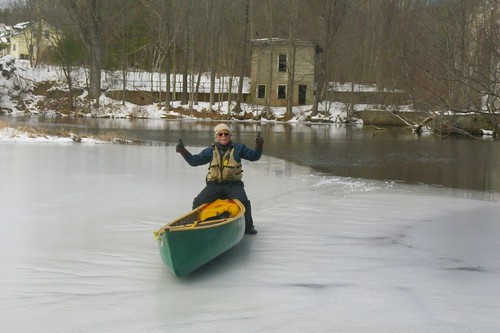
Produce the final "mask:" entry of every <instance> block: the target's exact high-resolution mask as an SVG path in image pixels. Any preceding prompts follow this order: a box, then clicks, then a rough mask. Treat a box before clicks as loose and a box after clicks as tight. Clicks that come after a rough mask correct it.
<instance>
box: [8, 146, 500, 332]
mask: <svg viewBox="0 0 500 333" xmlns="http://www.w3.org/2000/svg"><path fill="white" fill-rule="evenodd" d="M188 149H190V150H191V151H192V152H197V151H198V150H199V148H195V147H188ZM0 160H1V161H2V163H0V181H1V183H2V186H1V188H0V212H1V221H2V223H0V267H2V274H0V288H1V290H2V293H1V294H0V322H2V330H4V331H6V332H14V331H16V332H78V331H81V332H166V331H169V332H201V331H203V332H236V331H237V332H269V331H271V330H272V331H276V332H343V333H345V332H356V333H359V332H374V333H375V332H377V333H378V332H410V333H411V332H415V333H416V332H419V333H420V332H438V333H448V332H450V333H451V332H453V333H455V332H470V333H472V332H482V333H493V332H495V333H496V332H497V331H498V327H500V318H499V316H498V313H499V312H500V298H499V297H498V295H499V294H500V285H499V284H498V280H499V279H500V267H499V263H500V242H499V239H500V223H499V221H498V216H499V214H500V205H499V196H498V193H482V192H472V191H462V190H453V189H447V188H439V187H429V186H424V185H405V184H397V183H393V182H378V181H370V180H363V179H350V178H342V177H333V176H331V177H330V176H324V175H321V174H315V173H314V172H312V170H310V169H308V168H304V167H299V166H297V165H295V164H292V163H289V162H286V161H284V160H279V159H274V158H270V157H268V156H263V158H262V159H261V160H259V161H257V162H253V163H245V164H244V169H245V179H244V181H245V184H246V186H245V188H246V190H247V193H248V195H249V197H250V200H251V201H252V205H253V215H254V221H255V226H256V228H257V230H258V232H259V233H258V234H257V235H256V236H245V237H244V238H243V240H242V241H241V242H240V243H239V244H237V245H236V246H235V247H234V248H232V249H231V250H230V251H228V252H227V253H225V254H224V255H222V256H221V257H219V258H218V259H216V260H215V261H213V262H211V263H209V264H207V265H206V266H204V267H203V268H201V269H200V270H199V271H196V272H194V273H192V274H191V275H188V276H187V277H185V278H177V277H175V276H174V275H173V274H171V273H170V271H169V270H168V269H167V268H166V267H165V265H164V264H163V262H162V260H161V258H160V254H159V251H158V248H157V246H158V244H157V243H156V241H155V240H154V236H153V232H154V231H155V230H157V229H158V228H160V227H161V226H163V225H164V224H166V223H167V222H169V221H170V220H172V219H174V218H176V217H178V216H180V215H181V214H184V213H185V212H187V211H188V210H189V209H190V207H191V202H192V199H193V197H194V196H195V195H196V194H197V193H198V191H200V190H201V188H202V187H203V180H204V176H205V172H206V168H204V167H198V168H193V167H189V166H188V165H187V164H186V163H185V162H184V160H183V159H182V158H181V157H180V156H179V155H178V154H176V153H175V148H174V146H145V145H117V144H103V143H96V142H84V143H81V144H77V143H70V142H61V141H58V140H56V139H54V140H46V141H44V142H37V141H36V140H35V139H31V140H30V139H29V138H20V139H19V140H15V141H14V142H12V140H10V141H9V142H6V141H4V142H0Z"/></svg>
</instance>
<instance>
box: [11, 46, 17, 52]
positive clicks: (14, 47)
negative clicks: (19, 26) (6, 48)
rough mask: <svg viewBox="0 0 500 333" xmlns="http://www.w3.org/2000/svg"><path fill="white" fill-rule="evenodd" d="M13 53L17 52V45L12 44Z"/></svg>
mask: <svg viewBox="0 0 500 333" xmlns="http://www.w3.org/2000/svg"><path fill="white" fill-rule="evenodd" d="M12 51H14V52H15V51H16V44H12Z"/></svg>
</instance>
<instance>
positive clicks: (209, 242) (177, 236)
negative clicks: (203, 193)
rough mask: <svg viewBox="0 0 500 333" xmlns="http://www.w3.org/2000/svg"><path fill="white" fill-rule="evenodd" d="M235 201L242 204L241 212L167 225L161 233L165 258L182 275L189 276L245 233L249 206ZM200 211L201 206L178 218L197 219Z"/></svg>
mask: <svg viewBox="0 0 500 333" xmlns="http://www.w3.org/2000/svg"><path fill="white" fill-rule="evenodd" d="M233 201H234V202H235V203H236V204H238V205H239V206H240V213H239V214H238V215H237V216H235V217H231V218H228V219H224V220H221V221H220V222H219V223H217V222H214V223H213V224H209V225H206V226H204V225H199V226H196V227H185V228H175V227H174V228H165V229H164V232H163V233H161V234H159V235H158V237H157V239H158V248H159V251H160V255H161V258H162V260H163V262H164V263H165V265H166V266H167V267H168V268H169V269H170V270H171V271H172V273H174V274H175V275H176V276H178V277H181V276H185V275H187V274H189V273H191V272H193V271H195V270H196V269H198V268H200V267H201V266H203V265H205V264H206V263H208V262H209V261H211V260H212V259H214V258H216V257H217V256H219V255H221V254H222V253H224V252H226V251H227V250H229V249H230V248H232V247H233V246H235V245H236V244H238V242H240V241H241V239H242V238H243V235H244V233H245V217H244V212H245V208H244V207H243V205H242V204H241V203H240V202H239V201H237V200H233ZM197 215H198V209H196V210H193V211H191V212H190V213H188V214H187V215H185V216H183V217H181V218H179V219H177V220H175V221H178V220H180V219H183V220H188V221H189V220H192V221H193V222H194V221H195V220H196V216H197ZM175 221H173V222H171V223H169V224H168V225H167V226H169V225H171V224H173V223H174V222H175Z"/></svg>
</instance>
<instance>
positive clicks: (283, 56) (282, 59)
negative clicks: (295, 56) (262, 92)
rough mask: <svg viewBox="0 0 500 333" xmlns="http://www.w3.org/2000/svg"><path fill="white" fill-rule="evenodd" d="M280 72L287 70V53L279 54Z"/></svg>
mask: <svg viewBox="0 0 500 333" xmlns="http://www.w3.org/2000/svg"><path fill="white" fill-rule="evenodd" d="M278 72H286V54H280V55H278Z"/></svg>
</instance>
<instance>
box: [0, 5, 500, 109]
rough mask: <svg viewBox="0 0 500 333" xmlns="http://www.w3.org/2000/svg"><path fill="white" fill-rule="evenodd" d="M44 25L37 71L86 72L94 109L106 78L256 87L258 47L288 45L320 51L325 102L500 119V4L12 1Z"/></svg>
mask: <svg viewBox="0 0 500 333" xmlns="http://www.w3.org/2000/svg"><path fill="white" fill-rule="evenodd" d="M41 20H43V21H45V22H47V23H48V24H50V25H51V26H53V27H55V28H56V29H57V30H58V31H59V32H60V36H61V37H60V38H59V39H58V40H57V41H56V42H55V45H54V48H53V49H52V51H51V52H47V53H46V54H43V55H41V56H40V57H39V58H37V59H36V62H45V63H55V64H59V65H62V66H68V67H71V66H76V65H85V66H88V68H89V69H90V80H89V82H90V86H89V95H90V98H95V99H97V97H98V96H99V94H100V92H101V83H100V81H101V77H100V76H101V71H102V70H104V69H107V70H122V71H127V70H131V69H141V70H145V71H150V72H161V73H166V74H173V73H181V74H186V75H187V74H188V73H210V75H211V76H212V77H215V76H216V75H229V76H234V77H240V78H242V77H244V76H248V75H249V65H250V64H249V53H250V48H249V43H250V41H251V40H253V39H266V38H269V39H270V38H272V37H279V38H284V39H287V40H290V41H291V43H290V45H292V47H293V41H298V40H303V41H311V42H313V43H314V44H315V45H317V49H318V57H317V61H316V73H315V76H316V92H315V95H316V96H317V97H316V98H317V99H318V100H321V99H324V98H327V90H328V86H329V83H330V82H339V83H344V82H355V83H360V84H374V85H376V86H377V87H378V89H380V90H383V89H395V90H400V91H404V92H405V94H407V96H409V97H408V98H409V100H410V103H411V104H412V105H413V106H414V108H415V109H420V110H437V111H452V112H457V113H465V112H471V111H473V112H482V113H496V112H499V108H500V101H499V97H500V92H499V90H500V84H499V82H500V77H499V76H500V67H499V53H500V38H499V37H500V31H499V30H500V29H499V23H500V1H498V0H370V1H366V0H106V1H104V0H7V1H6V2H4V5H3V8H2V9H1V11H0V22H1V23H4V24H7V25H9V24H16V23H18V22H25V21H41ZM33 65H35V66H36V63H35V64H33ZM167 77H169V76H167ZM167 81H168V80H167ZM240 81H242V80H240ZM165 84H166V86H167V87H168V86H169V84H170V83H169V82H166V83H165ZM240 93H241V91H240ZM167 95H168V94H167ZM169 98H170V97H169V96H166V101H165V102H166V104H167V105H168V102H169V100H168V99H169ZM181 98H182V99H188V98H189V96H188V95H187V94H184V93H183V94H182V95H181ZM237 100H238V102H240V101H241V100H240V94H239V95H238V97H237Z"/></svg>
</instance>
